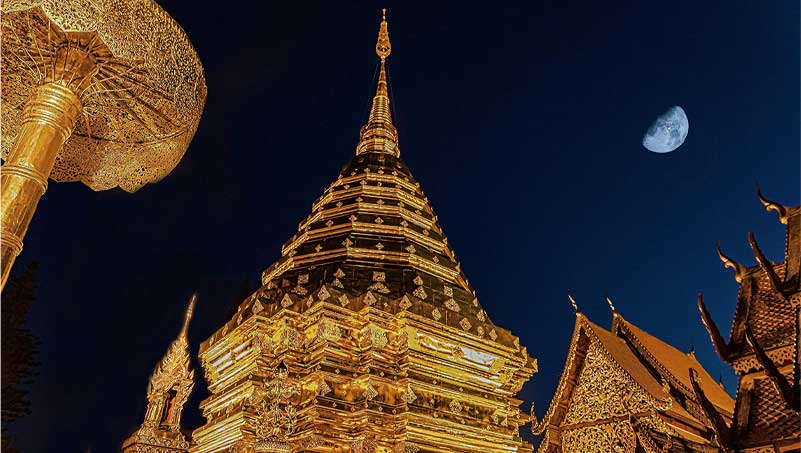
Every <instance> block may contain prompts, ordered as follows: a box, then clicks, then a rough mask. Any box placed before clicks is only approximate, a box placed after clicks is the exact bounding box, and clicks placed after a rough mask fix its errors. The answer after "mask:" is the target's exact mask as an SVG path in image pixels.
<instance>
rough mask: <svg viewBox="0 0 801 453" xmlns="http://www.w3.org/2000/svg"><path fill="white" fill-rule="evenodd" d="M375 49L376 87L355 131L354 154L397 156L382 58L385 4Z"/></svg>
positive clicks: (385, 52) (387, 47)
mask: <svg viewBox="0 0 801 453" xmlns="http://www.w3.org/2000/svg"><path fill="white" fill-rule="evenodd" d="M375 53H376V55H378V58H380V59H381V68H380V70H379V73H378V87H377V88H376V92H375V97H373V106H372V107H371V108H370V117H369V119H368V120H367V124H365V125H364V126H362V129H361V132H360V134H359V135H360V137H359V138H360V139H359V145H358V146H356V154H357V155H358V154H363V153H387V154H392V155H394V156H395V157H399V156H400V150H399V149H398V130H397V129H395V126H394V125H393V124H392V112H391V110H390V107H389V89H388V85H387V68H386V60H387V57H388V56H389V55H390V54H391V53H392V44H391V43H390V42H389V27H388V25H387V16H386V8H385V9H383V10H382V11H381V25H380V26H379V28H378V40H377V41H376V43H375Z"/></svg>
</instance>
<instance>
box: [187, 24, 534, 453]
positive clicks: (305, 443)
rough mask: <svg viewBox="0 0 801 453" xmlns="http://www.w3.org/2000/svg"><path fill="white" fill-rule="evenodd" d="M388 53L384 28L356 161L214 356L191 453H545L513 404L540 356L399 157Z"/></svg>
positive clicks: (205, 356) (218, 342)
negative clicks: (500, 308) (476, 278)
mask: <svg viewBox="0 0 801 453" xmlns="http://www.w3.org/2000/svg"><path fill="white" fill-rule="evenodd" d="M390 52H391V44H390V42H389V33H388V27H387V23H386V20H385V19H384V20H382V22H381V26H380V31H379V39H378V43H377V45H376V53H377V55H378V56H379V58H380V64H381V68H380V72H379V79H378V87H377V90H376V95H375V97H374V99H373V106H372V109H371V111H370V117H369V119H368V121H367V124H365V126H364V127H362V129H361V134H360V141H359V144H358V146H357V148H356V156H355V157H354V158H353V160H352V161H351V162H350V163H349V164H348V165H347V166H346V167H345V168H344V169H343V171H342V172H341V173H340V176H339V178H338V179H337V180H336V181H334V182H333V183H332V184H331V185H330V186H329V187H328V188H327V189H325V191H324V193H323V195H322V196H321V197H320V198H319V199H318V200H317V201H316V202H315V203H314V204H313V205H312V213H311V214H310V215H309V216H308V217H307V218H306V219H305V220H303V221H302V222H301V223H300V225H299V228H298V232H297V234H295V235H294V236H293V237H292V238H290V240H289V241H287V243H286V244H285V245H284V247H283V249H282V256H281V258H280V259H279V260H278V261H277V262H276V263H274V264H273V265H272V266H270V267H269V268H268V269H267V270H265V271H264V273H263V274H262V284H263V286H262V287H261V288H260V289H259V290H257V291H256V292H255V293H254V294H253V295H252V296H250V297H248V298H247V299H246V300H244V301H242V302H241V304H240V305H239V306H238V309H237V311H236V312H235V313H234V314H233V315H232V317H231V319H229V320H227V322H226V323H225V324H224V325H223V326H221V327H220V329H218V330H217V331H216V332H215V333H214V334H213V335H212V336H211V337H210V338H209V339H207V340H206V341H204V342H203V343H202V345H201V347H200V361H201V365H202V367H203V370H204V374H205V377H206V379H207V381H208V389H209V392H210V396H209V397H208V398H206V399H205V400H203V402H202V403H201V405H200V408H201V410H202V412H203V415H204V417H205V418H206V423H205V424H204V425H203V426H201V427H199V428H197V429H196V430H195V431H194V432H193V436H192V437H193V446H192V448H191V449H190V451H192V452H196V453H207V452H228V451H232V452H246V451H248V452H254V451H265V452H266V451H289V450H291V451H314V452H354V453H368V452H397V453H414V452H439V453H445V452H449V453H450V452H458V453H468V452H470V453H473V452H491V453H495V452H497V453H500V452H518V451H519V452H525V451H531V445H529V444H527V443H525V442H523V441H522V440H521V438H520V436H519V427H520V426H521V425H522V424H524V423H525V422H526V421H527V417H526V416H524V415H522V414H521V413H520V410H519V407H518V406H519V405H520V403H521V401H520V400H518V399H516V398H515V395H516V394H517V393H518V392H519V391H520V388H521V387H522V385H523V384H524V383H525V382H526V381H527V380H528V379H529V378H530V377H531V376H532V374H533V373H535V372H536V360H535V359H533V358H532V357H530V356H529V354H528V352H527V350H526V348H525V347H521V346H520V343H519V340H518V338H517V337H514V336H513V335H512V334H511V333H510V332H509V331H507V330H505V329H503V328H500V327H498V326H496V325H495V324H493V323H492V321H491V320H490V319H489V316H488V315H487V313H486V312H485V311H484V310H483V308H482V307H481V305H480V303H479V301H478V299H477V298H476V295H475V292H474V291H473V289H472V288H471V287H470V285H469V284H468V282H467V279H466V278H465V276H464V274H463V272H462V269H461V265H460V264H459V262H458V261H457V259H456V256H455V254H454V253H453V250H452V249H451V248H450V246H449V245H448V240H447V238H446V237H445V236H444V234H443V232H442V229H441V227H440V225H439V223H438V221H437V217H436V215H435V214H434V212H433V209H432V208H431V206H430V204H429V202H428V199H427V198H426V197H425V195H424V194H423V192H422V190H421V189H420V187H419V184H418V183H417V182H415V181H414V179H413V177H412V176H411V173H410V172H409V169H408V168H407V167H406V164H405V163H404V162H403V161H402V160H400V158H399V155H400V151H399V149H398V146H397V131H396V129H395V127H394V125H393V123H392V117H391V114H390V109H389V96H388V90H387V77H386V68H385V60H386V58H387V57H388V56H389V54H390ZM282 363H284V364H285V365H286V367H287V369H286V371H282V368H281V364H282ZM279 382H280V389H282V390H280V391H278V390H276V386H277V385H278V383H279Z"/></svg>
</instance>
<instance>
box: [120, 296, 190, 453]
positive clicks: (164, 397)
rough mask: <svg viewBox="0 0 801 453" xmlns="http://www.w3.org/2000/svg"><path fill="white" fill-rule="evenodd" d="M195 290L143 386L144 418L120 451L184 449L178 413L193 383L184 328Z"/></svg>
mask: <svg viewBox="0 0 801 453" xmlns="http://www.w3.org/2000/svg"><path fill="white" fill-rule="evenodd" d="M196 301H197V293H195V294H193V295H192V298H191V299H189V305H188V306H187V307H186V311H185V312H184V323H183V326H182V327H181V331H180V333H179V334H178V337H177V338H176V339H175V340H173V342H172V343H171V344H170V347H169V348H168V349H167V353H166V354H164V357H162V358H161V361H159V363H158V364H157V365H156V368H155V369H154V370H153V374H152V375H150V382H149V383H148V386H147V409H146V410H145V420H144V422H142V425H141V426H140V427H139V429H138V430H137V431H136V432H134V433H133V434H132V435H131V437H129V438H128V439H126V440H125V441H124V442H123V444H122V451H123V453H134V452H139V451H151V450H156V449H157V448H156V447H159V448H161V447H168V448H167V449H166V450H165V449H164V448H161V449H162V450H164V451H170V452H175V453H186V452H188V445H189V443H188V441H187V439H186V437H185V436H184V434H183V433H182V432H181V414H182V413H183V409H184V405H185V404H186V401H187V400H188V399H189V395H190V394H191V393H192V388H194V386H195V372H194V370H192V369H191V364H190V356H189V344H188V342H187V329H189V321H191V320H192V314H193V313H194V311H195V302H196Z"/></svg>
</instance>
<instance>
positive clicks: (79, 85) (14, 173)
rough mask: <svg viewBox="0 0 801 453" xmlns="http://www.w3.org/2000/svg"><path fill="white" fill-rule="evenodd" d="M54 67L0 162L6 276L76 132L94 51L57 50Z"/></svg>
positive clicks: (0, 245) (1, 258)
mask: <svg viewBox="0 0 801 453" xmlns="http://www.w3.org/2000/svg"><path fill="white" fill-rule="evenodd" d="M56 60H57V64H54V65H53V66H54V68H58V69H55V70H54V71H53V72H52V73H50V74H48V77H46V78H45V80H44V82H43V83H42V84H41V85H39V86H38V87H36V88H34V89H33V90H32V93H31V96H30V98H29V99H28V101H27V102H26V103H25V108H24V109H23V111H22V118H21V121H20V123H21V127H20V131H19V133H18V134H17V137H16V139H15V141H14V144H13V146H12V148H11V150H10V152H9V156H8V159H7V160H6V162H5V163H4V164H3V166H2V167H0V191H1V192H2V200H0V222H1V223H0V250H1V251H2V255H0V266H2V282H0V289H2V288H5V286H6V281H7V280H8V276H9V274H10V272H11V267H12V266H13V265H14V260H16V258H17V256H18V255H19V253H20V251H22V240H23V239H24V238H25V233H26V232H27V231H28V226H29V225H30V223H31V219H32V218H33V214H34V212H35V211H36V206H37V205H38V204H39V199H41V198H42V195H44V193H45V191H46V190H47V180H48V178H49V177H50V172H51V171H52V170H53V165H54V164H55V161H56V155H58V152H59V151H60V150H61V147H62V146H63V145H64V143H65V142H66V141H67V139H68V138H69V137H70V135H71V134H72V129H73V127H74V126H75V122H76V121H77V120H78V116H79V115H80V113H81V110H82V105H81V100H80V97H79V95H78V94H77V93H76V91H78V92H80V91H81V90H82V89H83V88H85V87H86V86H87V85H88V84H89V83H90V82H91V79H92V78H93V77H94V74H95V73H96V72H97V69H96V65H95V62H94V58H93V57H92V55H91V54H90V53H89V52H88V51H86V50H82V49H78V48H62V49H60V50H59V51H58V52H57V56H56Z"/></svg>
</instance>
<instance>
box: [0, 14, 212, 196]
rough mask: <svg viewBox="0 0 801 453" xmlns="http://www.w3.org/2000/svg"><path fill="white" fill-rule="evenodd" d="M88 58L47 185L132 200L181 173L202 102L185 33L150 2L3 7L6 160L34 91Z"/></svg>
mask: <svg viewBox="0 0 801 453" xmlns="http://www.w3.org/2000/svg"><path fill="white" fill-rule="evenodd" d="M65 49H66V51H67V52H68V51H70V50H71V49H76V50H77V49H81V50H82V51H88V54H89V55H90V57H89V58H90V59H91V60H92V63H94V65H95V66H96V69H95V70H96V72H95V73H94V75H93V77H91V78H87V80H86V81H85V83H79V84H78V83H76V84H73V85H74V86H72V88H73V90H74V91H75V93H76V94H77V95H78V96H79V98H80V101H81V105H82V110H81V112H80V116H79V117H78V120H77V122H76V124H75V127H74V129H73V131H72V134H71V136H70V137H69V139H67V141H66V142H65V143H64V145H63V147H62V149H61V151H60V152H59V153H58V155H57V157H56V161H55V166H54V167H53V171H52V173H50V178H52V179H53V180H55V181H63V182H68V181H81V182H83V183H84V184H86V185H87V186H89V187H90V188H92V189H93V190H107V189H112V188H114V187H120V188H122V189H123V190H125V191H128V192H134V191H136V190H137V189H139V188H140V187H142V186H143V185H145V184H147V183H152V182H157V181H159V180H160V179H162V178H163V177H164V176H166V175H167V174H168V173H169V172H170V171H172V169H173V168H175V166H176V165H177V164H178V162H179V161H180V160H181V158H182V157H183V155H184V152H185V151H186V149H187V147H188V146H189V143H190V141H191V140H192V137H193V135H194V133H195V131H196V129H197V126H198V122H199V121H200V116H201V113H202V111H203V105H204V102H205V99H206V84H205V78H204V75H203V67H202V65H201V63H200V60H199V59H198V56H197V54H196V52H195V50H194V48H193V47H192V44H191V43H190V42H189V39H188V38H187V36H186V33H184V31H183V29H182V28H181V27H180V26H179V25H178V24H177V23H176V22H175V21H174V20H173V19H172V18H171V17H170V16H169V15H168V14H167V13H166V12H165V11H164V10H163V9H161V7H160V6H158V5H157V4H156V3H155V2H154V1H152V0H4V1H3V3H2V68H3V70H2V74H1V75H0V79H1V80H0V81H1V82H2V90H1V91H0V105H1V106H2V107H0V115H1V116H2V132H3V133H2V145H1V147H0V151H1V152H2V157H3V159H4V160H7V159H8V157H9V155H8V153H9V151H10V149H11V147H12V145H13V143H14V141H15V138H16V136H17V134H18V132H19V131H20V128H21V126H22V124H21V123H22V121H21V120H22V117H23V115H22V111H23V107H24V106H25V103H26V101H27V100H28V99H29V96H30V94H31V93H32V92H33V90H34V89H36V88H37V87H39V86H40V85H42V84H43V83H47V82H52V81H54V79H59V77H61V79H60V80H59V81H60V83H62V84H65V85H67V86H71V85H70V84H71V83H72V80H64V74H67V75H69V74H70V71H64V68H60V67H59V65H58V64H57V63H59V62H61V61H63V58H61V59H60V58H59V55H63V53H64V52H65Z"/></svg>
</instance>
